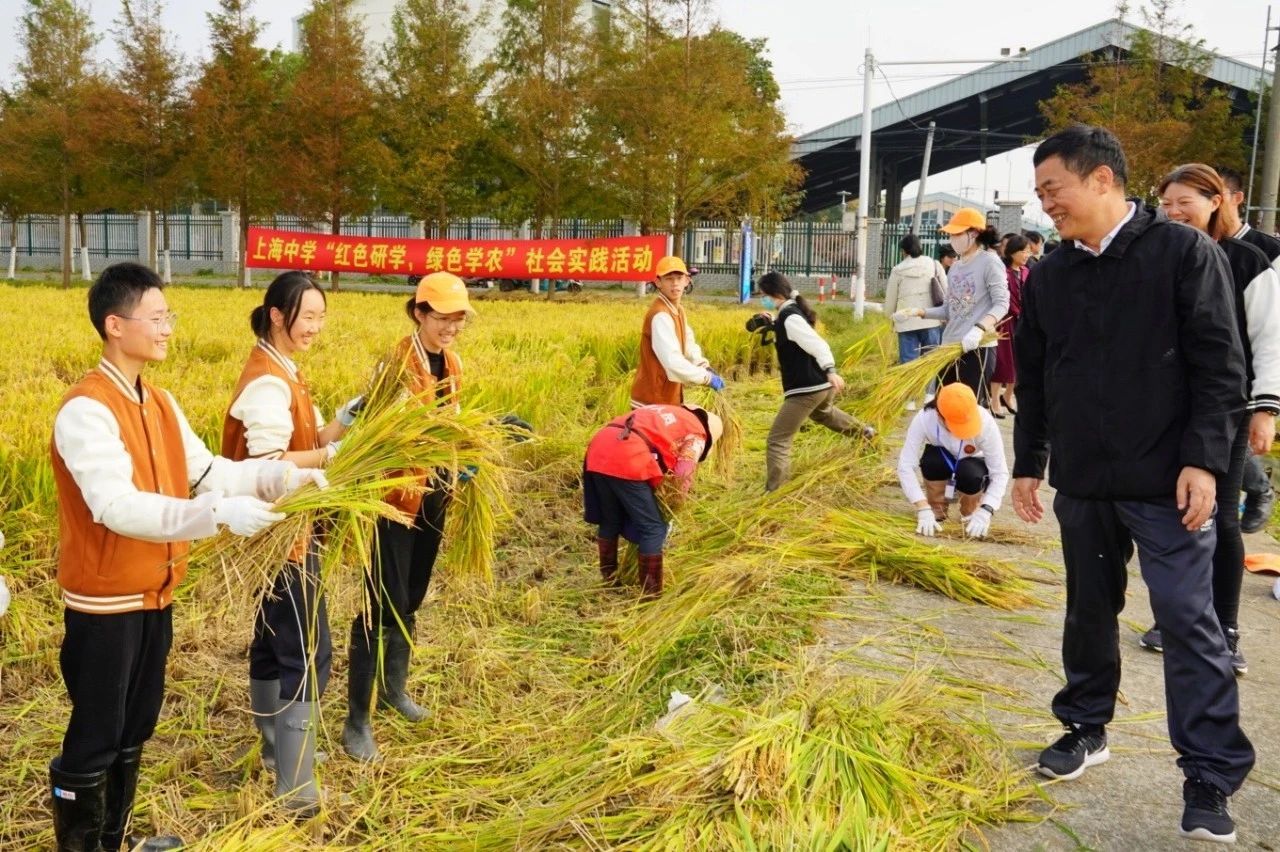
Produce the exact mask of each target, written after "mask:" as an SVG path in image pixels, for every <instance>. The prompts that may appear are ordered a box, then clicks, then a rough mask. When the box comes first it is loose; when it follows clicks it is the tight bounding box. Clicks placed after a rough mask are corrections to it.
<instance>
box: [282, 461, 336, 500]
mask: <svg viewBox="0 0 1280 852" xmlns="http://www.w3.org/2000/svg"><path fill="white" fill-rule="evenodd" d="M308 482H314V483H315V486H316V488H319V489H320V490H321V491H323V490H324V489H326V488H328V487H329V477H327V476H325V475H324V471H323V470H320V469H319V468H315V467H295V468H294V469H293V470H291V471H289V472H288V473H287V474H285V477H284V493H285V494H292V493H293V492H295V491H297V490H298V489H299V488H301V487H302V486H304V485H306V484H307V483H308Z"/></svg>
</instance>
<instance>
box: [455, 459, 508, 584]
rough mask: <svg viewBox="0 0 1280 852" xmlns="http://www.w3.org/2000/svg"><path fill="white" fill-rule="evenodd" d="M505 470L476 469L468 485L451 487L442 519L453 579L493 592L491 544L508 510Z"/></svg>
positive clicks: (499, 468) (487, 467)
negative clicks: (447, 510) (446, 510)
mask: <svg viewBox="0 0 1280 852" xmlns="http://www.w3.org/2000/svg"><path fill="white" fill-rule="evenodd" d="M507 491H508V483H507V476H506V471H505V469H503V468H501V467H499V466H496V465H489V466H486V467H482V468H479V469H477V470H476V472H475V473H474V474H473V475H472V476H471V479H470V480H469V481H467V482H459V483H456V484H455V485H454V487H453V494H452V502H453V505H451V506H450V507H449V513H448V515H447V516H446V519H445V546H446V547H447V548H448V559H449V572H450V575H451V576H453V577H458V578H461V579H462V580H464V581H466V582H469V583H474V584H477V585H478V586H479V587H480V589H481V590H482V591H490V590H492V589H493V585H494V578H493V565H494V542H495V540H496V537H497V528H498V524H499V522H500V521H501V520H502V519H503V518H505V517H506V516H507V515H508V514H509V513H510V511H511V507H510V506H509V505H508V504H507V499H506V494H507Z"/></svg>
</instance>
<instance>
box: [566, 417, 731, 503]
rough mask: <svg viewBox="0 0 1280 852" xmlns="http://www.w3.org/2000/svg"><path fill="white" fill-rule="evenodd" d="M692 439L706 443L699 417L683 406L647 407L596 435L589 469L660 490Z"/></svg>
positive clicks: (589, 452)
mask: <svg viewBox="0 0 1280 852" xmlns="http://www.w3.org/2000/svg"><path fill="white" fill-rule="evenodd" d="M690 439H697V440H702V441H706V440H707V430H706V427H704V426H703V425H702V421H701V420H699V419H698V415H696V414H694V413H693V412H692V411H690V410H689V409H687V408H685V407H684V406H682V405H645V406H642V407H640V408H637V409H636V410H634V411H632V412H631V413H630V414H624V415H622V416H620V417H615V418H614V419H613V420H610V421H609V425H608V426H605V427H604V428H603V429H601V430H600V431H599V432H597V433H596V434H595V437H593V438H592V439H591V443H590V444H588V445H587V458H586V469H587V470H588V471H590V472H592V473H603V474H605V475H606V476H612V477H615V478H617V479H626V480H631V481H633V482H648V483H649V484H650V485H652V486H654V487H657V486H658V484H659V483H661V482H662V476H663V474H665V473H666V472H668V471H670V470H674V469H675V466H676V462H677V461H679V452H680V449H681V447H683V446H684V445H685V442H686V441H688V440H690Z"/></svg>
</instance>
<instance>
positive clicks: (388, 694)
mask: <svg viewBox="0 0 1280 852" xmlns="http://www.w3.org/2000/svg"><path fill="white" fill-rule="evenodd" d="M406 628H408V629H412V627H411V626H410V625H406ZM382 641H383V646H384V650H383V654H382V679H381V680H380V681H379V683H378V685H379V687H380V689H379V690H378V693H379V694H378V706H379V707H389V708H391V709H392V710H395V711H396V712H397V713H399V714H400V715H401V716H403V717H404V718H406V719H408V720H409V721H410V722H421V721H422V720H423V719H425V718H427V710H426V708H425V707H420V706H419V705H418V704H417V703H415V702H414V700H413V699H412V698H410V697H409V693H407V692H405V684H406V683H408V682H409V639H408V637H406V636H405V635H404V633H402V632H401V631H400V628H399V626H398V625H397V626H393V627H390V628H388V629H387V630H385V631H383V633H382Z"/></svg>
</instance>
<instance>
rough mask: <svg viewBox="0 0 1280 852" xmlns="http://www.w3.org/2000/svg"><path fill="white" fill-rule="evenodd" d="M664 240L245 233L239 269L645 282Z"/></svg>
mask: <svg viewBox="0 0 1280 852" xmlns="http://www.w3.org/2000/svg"><path fill="white" fill-rule="evenodd" d="M666 246H667V238H666V237H665V236H663V235H661V234H659V235H657V236H647V237H600V238H594V239H571V240H417V239H407V238H406V239H398V238H391V237H354V236H349V235H345V234H344V235H342V236H335V235H332V234H316V233H311V232H304V231H276V230H272V229H270V228H250V229H249V245H248V247H247V250H248V257H247V259H246V265H247V266H249V267H251V268H253V269H313V270H326V271H330V272H365V273H369V274H370V275H426V274H427V273H429V272H439V271H442V270H443V271H447V272H452V273H454V274H455V275H459V276H461V277H463V278H573V279H577V280H580V281H647V280H649V279H651V278H653V272H654V268H655V267H656V266H657V265H658V259H659V258H660V257H662V255H663V253H664V252H665V250H666Z"/></svg>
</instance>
